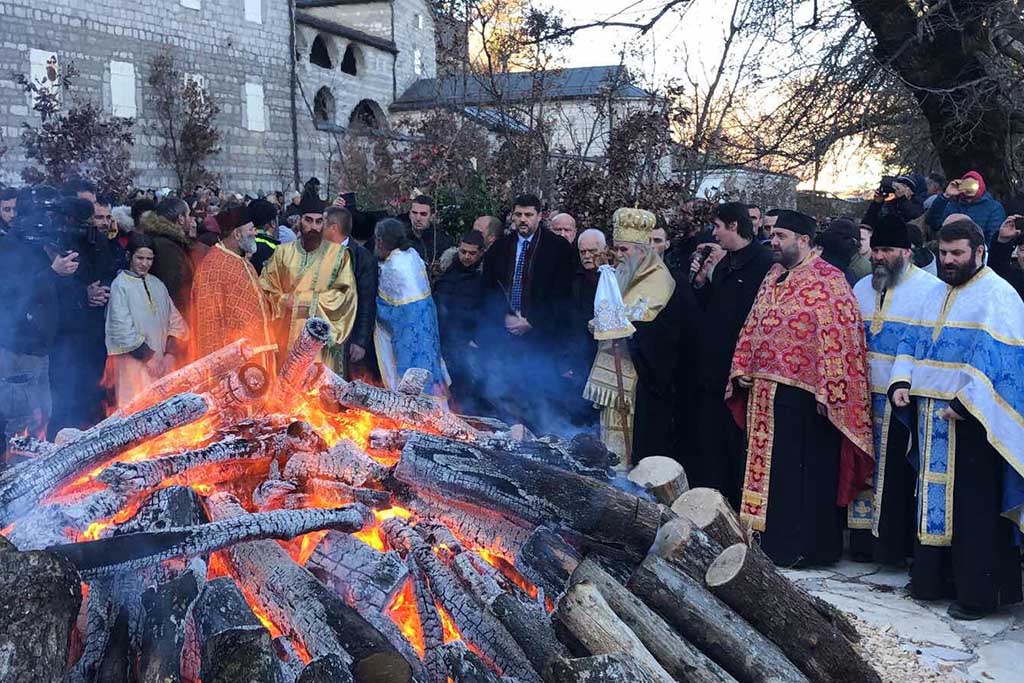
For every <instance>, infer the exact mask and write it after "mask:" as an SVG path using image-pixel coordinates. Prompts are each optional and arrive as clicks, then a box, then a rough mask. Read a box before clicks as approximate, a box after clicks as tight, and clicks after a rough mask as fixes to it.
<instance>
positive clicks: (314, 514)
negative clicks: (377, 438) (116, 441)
mask: <svg viewBox="0 0 1024 683" xmlns="http://www.w3.org/2000/svg"><path fill="white" fill-rule="evenodd" d="M369 519H372V515H371V513H370V511H369V510H367V509H366V507H365V506H362V505H359V504H354V505H351V506H347V507H343V508H334V509H317V508H313V509H308V510H274V511H272V512H257V513H253V514H248V513H246V514H244V515H241V516H238V517H231V518H224V519H218V520H217V521H214V522H208V523H206V524H197V525H195V526H192V527H184V528H180V529H174V528H171V529H163V530H161V531H142V532H137V533H129V534H124V535H121V536H112V537H111V538H103V539H100V540H97V541H85V542H82V543H72V544H67V545H59V546H51V547H50V551H51V552H55V553H57V554H59V555H63V556H64V557H66V558H68V559H69V560H71V562H72V563H73V564H74V565H75V566H76V567H77V568H78V571H79V572H81V574H82V577H83V578H85V579H87V580H88V579H94V578H97V577H101V576H111V575H114V574H118V573H122V572H127V571H132V570H137V569H141V568H143V567H148V566H152V565H154V564H157V563H158V562H162V561H164V560H169V559H171V558H175V557H196V556H198V555H205V554H206V553H210V552H213V551H215V550H220V549H222V548H227V547H229V546H232V545H235V544H236V543H246V542H252V541H259V540H264V539H270V538H276V539H285V540H286V539H291V538H295V537H296V536H302V535H303V534H308V533H309V532H311V531H320V530H322V529H338V530H341V531H359V530H360V529H361V528H363V525H365V524H366V523H367V521H368V520H369Z"/></svg>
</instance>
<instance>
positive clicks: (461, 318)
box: [434, 258, 486, 353]
mask: <svg viewBox="0 0 1024 683" xmlns="http://www.w3.org/2000/svg"><path fill="white" fill-rule="evenodd" d="M485 295H486V290H485V289H484V275H483V272H482V270H481V268H480V264H477V265H476V266H475V267H473V268H466V267H465V266H464V265H462V261H460V260H459V259H458V258H456V259H455V260H454V261H452V263H451V265H450V266H448V269H447V270H445V271H444V273H442V274H441V277H439V278H438V279H437V282H435V283H434V301H435V302H436V303H437V319H438V322H439V323H440V326H441V339H442V341H443V343H444V345H445V347H450V350H451V351H454V352H456V353H458V352H460V350H461V348H462V347H463V346H465V345H466V344H468V343H469V342H470V341H475V340H476V331H477V323H478V322H479V320H480V314H481V312H482V310H483V305H484V297H485ZM445 351H446V352H448V351H449V348H445Z"/></svg>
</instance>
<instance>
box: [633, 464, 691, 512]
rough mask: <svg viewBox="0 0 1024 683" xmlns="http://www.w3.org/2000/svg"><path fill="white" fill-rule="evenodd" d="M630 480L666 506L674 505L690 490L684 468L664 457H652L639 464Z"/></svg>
mask: <svg viewBox="0 0 1024 683" xmlns="http://www.w3.org/2000/svg"><path fill="white" fill-rule="evenodd" d="M628 479H629V480H630V481H631V482H633V483H634V484H636V485H638V486H642V487H644V488H645V489H647V490H648V491H650V492H651V494H652V495H653V496H654V497H655V498H656V499H657V500H658V502H659V503H664V504H665V505H672V503H673V502H675V500H676V499H677V498H678V497H679V496H681V495H682V494H683V493H685V492H686V491H687V489H689V488H690V484H689V482H688V481H687V480H686V472H684V471H683V466H682V465H680V464H679V463H678V462H676V461H675V460H673V459H672V458H666V457H665V456H663V455H652V456H650V457H648V458H644V459H643V460H641V461H640V462H638V463H637V464H636V467H634V468H633V469H632V470H630V472H629V476H628Z"/></svg>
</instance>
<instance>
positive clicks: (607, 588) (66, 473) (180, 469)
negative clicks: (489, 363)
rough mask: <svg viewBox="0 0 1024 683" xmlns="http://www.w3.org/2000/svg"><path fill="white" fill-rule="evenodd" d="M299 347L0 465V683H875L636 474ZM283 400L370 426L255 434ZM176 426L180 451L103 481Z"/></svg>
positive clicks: (240, 347) (702, 512) (763, 578)
mask: <svg viewBox="0 0 1024 683" xmlns="http://www.w3.org/2000/svg"><path fill="white" fill-rule="evenodd" d="M322 345H323V334H322V330H320V329H319V328H318V327H317V324H316V321H312V322H311V325H310V326H308V327H307V331H306V333H305V334H304V335H303V336H302V337H300V340H299V341H298V342H297V343H296V345H295V346H294V347H293V349H292V354H291V356H290V357H289V358H288V360H287V361H286V362H284V363H282V367H281V371H280V373H279V376H278V377H277V378H276V379H275V380H274V381H273V382H270V381H268V378H267V377H266V373H262V374H261V371H262V369H261V368H259V367H258V366H253V365H252V364H251V358H252V357H253V354H252V351H251V350H250V349H249V348H248V346H247V345H246V344H245V343H238V344H234V345H232V346H231V347H227V348H226V349H224V350H222V351H221V352H217V354H213V355H211V356H209V357H207V358H205V359H201V360H200V361H197V362H196V363H195V364H193V365H192V366H189V367H188V368H185V369H183V370H181V371H179V372H178V373H175V374H174V375H172V376H170V377H168V378H165V379H164V380H162V381H161V382H160V383H158V384H155V385H154V386H153V387H151V388H150V390H149V391H148V392H147V395H146V396H144V397H141V398H140V399H138V400H136V401H135V402H133V404H132V406H130V407H129V408H126V409H125V410H122V411H121V412H120V413H118V414H116V415H114V416H112V417H111V418H110V419H108V420H107V421H105V422H104V423H101V424H100V425H97V427H94V428H93V429H90V430H87V431H85V432H78V433H71V434H66V435H64V436H63V437H62V438H61V440H60V442H59V443H55V444H48V443H44V442H35V441H27V440H22V441H19V442H18V443H17V444H16V446H17V449H16V450H17V452H18V453H21V454H22V456H21V457H24V458H26V460H25V461H24V462H23V463H22V464H20V465H18V466H16V467H14V468H12V469H10V470H8V471H7V472H4V473H2V474H0V525H3V527H4V536H6V537H7V539H8V540H3V539H0V617H2V618H0V652H3V653H8V655H5V656H0V680H2V681H4V682H5V683H6V682H7V681H12V682H15V683H22V682H24V683H29V682H31V683H46V682H48V681H58V680H67V681H70V682H73V683H91V682H92V681H102V682H103V683H107V682H112V681H118V682H121V681H125V682H127V681H144V682H147V683H148V682H154V683H155V682H157V681H159V682H160V683H177V682H182V683H199V682H200V681H201V682H202V683H264V682H265V683H296V682H298V683H320V682H323V683H326V682H328V681H331V682H337V681H341V682H344V681H360V682H364V681H371V682H374V683H378V682H379V683H385V682H388V683H390V682H392V681H403V682H405V681H412V680H415V681H419V682H421V683H447V682H448V681H449V680H451V681H456V682H457V683H477V682H486V683H495V682H497V681H499V680H506V681H520V682H524V683H526V682H529V683H540V682H541V681H544V682H545V683H553V682H556V681H557V682H572V681H580V682H582V681H597V682H600V681H640V682H658V683H660V682H661V681H673V680H674V681H686V682H694V683H711V682H716V683H723V682H726V681H728V682H739V683H762V682H763V683H767V682H769V681H773V682H775V683H781V682H789V681H792V682H798V681H799V682H803V681H813V682H814V683H824V682H825V681H828V682H829V683H837V682H838V683H843V682H847V681H849V682H851V683H852V682H853V681H857V683H861V682H865V681H866V682H868V683H870V682H872V681H879V680H880V679H879V677H878V675H877V673H875V672H874V671H873V670H872V669H871V667H870V666H869V665H867V664H866V663H865V662H864V660H863V658H862V657H861V656H860V655H859V654H858V652H857V650H856V648H855V646H854V645H853V642H854V641H855V640H856V632H855V631H854V630H853V628H852V627H851V626H850V624H849V623H848V622H847V621H846V620H845V618H843V617H842V616H841V615H839V614H838V613H836V612H834V611H832V610H830V609H829V608H827V607H826V606H825V605H824V604H823V603H820V602H818V601H816V600H814V599H812V598H811V597H809V596H808V595H806V594H805V593H803V592H802V591H800V590H798V589H797V588H796V587H795V586H793V584H791V583H790V582H789V581H787V580H786V579H785V578H784V577H782V576H781V575H780V574H779V573H778V572H777V571H776V570H775V568H774V567H773V566H772V565H771V563H770V562H769V561H768V560H767V558H765V556H764V555H763V554H762V553H761V552H760V551H759V550H758V549H757V547H756V546H753V545H750V544H748V539H747V537H746V535H745V534H744V533H743V530H742V529H741V528H740V526H739V523H738V520H737V519H736V518H735V515H733V513H732V511H731V510H730V509H729V508H728V506H727V505H726V504H725V503H724V501H723V500H722V499H721V497H720V496H719V495H718V494H717V493H715V492H713V491H708V490H706V489H696V490H693V491H686V492H685V493H682V495H679V494H680V492H681V491H684V490H685V480H683V481H682V482H681V481H680V480H679V479H678V474H679V473H678V472H676V473H675V474H674V475H673V476H669V477H667V478H666V477H665V476H664V472H663V466H664V463H653V464H652V463H648V465H647V466H646V473H645V471H641V472H639V473H637V476H636V477H634V479H636V480H637V481H638V483H640V484H644V485H646V486H648V487H649V488H650V490H651V493H652V495H650V496H643V495H640V496H638V495H635V494H634V493H632V492H627V491H626V490H624V489H623V488H620V487H618V486H615V485H614V471H613V465H614V462H615V458H614V456H611V455H610V454H609V453H608V452H607V451H606V450H605V449H604V448H603V447H601V445H600V443H598V442H597V441H596V440H594V439H592V438H586V437H577V438H575V439H573V440H571V441H565V440H561V439H558V438H551V437H545V438H541V439H534V438H530V436H529V435H528V434H527V433H526V432H525V431H523V430H516V429H511V428H509V427H508V426H506V425H501V424H499V423H495V422H494V421H493V420H484V419H479V418H472V417H460V416H456V415H452V414H450V413H447V412H445V411H443V410H442V409H440V407H439V406H438V405H437V404H436V403H434V402H433V401H431V400H430V399H428V398H426V397H424V396H422V395H421V390H422V388H423V386H424V383H425V382H426V380H427V379H428V378H427V377H426V376H425V375H424V373H422V372H421V371H410V373H409V374H408V375H407V377H406V378H405V380H404V381H403V384H402V387H401V388H400V390H398V391H395V392H391V391H387V390H384V389H381V388H379V387H372V386H369V385H366V384H362V383H358V382H345V381H344V380H343V379H341V378H339V377H337V376H336V375H334V374H333V373H331V372H330V371H329V370H327V369H326V368H324V367H323V366H321V365H319V364H317V363H315V362H313V359H314V358H315V355H316V354H317V353H318V352H319V350H320V348H321V347H322ZM147 397H148V398H147ZM267 397H270V398H269V399H268V398H267ZM289 397H290V398H295V397H298V399H297V400H303V401H315V402H317V405H318V407H319V408H320V409H322V410H324V411H326V412H328V413H337V414H340V415H342V416H345V415H349V414H352V415H354V414H355V413H354V412H353V411H359V414H365V413H370V414H372V415H373V416H375V417H374V424H375V425H376V426H378V427H380V429H377V430H376V431H375V432H374V433H373V435H372V437H371V438H370V439H369V445H368V447H367V448H361V447H360V445H357V444H356V443H354V442H352V441H348V440H341V441H338V442H337V443H334V444H333V445H332V446H330V447H329V446H328V443H327V442H326V441H325V439H324V438H323V435H322V434H320V433H318V431H317V430H316V429H314V428H313V427H312V426H311V425H310V424H307V423H305V422H302V421H296V420H294V419H291V418H290V417H289V416H282V415H279V414H274V413H272V412H270V411H269V408H268V406H279V405H281V401H283V400H285V398H289ZM199 420H210V421H211V426H210V431H209V433H208V434H205V435H204V436H203V437H202V438H201V439H198V440H197V441H196V442H194V443H190V444H189V446H188V447H187V448H184V449H181V448H178V449H175V450H173V451H170V452H162V453H161V452H156V453H154V455H152V456H150V457H147V458H146V459H142V460H134V461H124V460H122V459H121V456H122V455H123V454H124V453H125V452H126V451H128V450H129V449H131V448H133V447H136V446H138V445H139V444H142V443H159V439H161V438H163V437H162V435H163V434H164V433H165V432H167V431H168V430H174V429H176V428H179V427H181V426H183V425H188V424H194V423H197V421H199ZM378 448H382V449H385V450H386V451H388V452H387V453H385V452H383V451H379V450H377V449H378ZM652 465H657V467H653V466H652ZM640 475H643V476H640ZM83 482H84V483H83ZM659 501H661V502H660V503H659ZM667 503H671V507H669V505H668V504H667ZM98 523H100V526H99V527H97V526H96V525H97V524H98ZM97 528H99V530H98V531H97ZM87 529H88V530H89V531H87ZM90 539H93V540H90Z"/></svg>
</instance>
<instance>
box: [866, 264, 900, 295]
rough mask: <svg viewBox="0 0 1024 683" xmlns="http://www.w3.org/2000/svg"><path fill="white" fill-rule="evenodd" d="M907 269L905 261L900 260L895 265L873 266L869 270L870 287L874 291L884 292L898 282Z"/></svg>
mask: <svg viewBox="0 0 1024 683" xmlns="http://www.w3.org/2000/svg"><path fill="white" fill-rule="evenodd" d="M906 270H907V262H906V261H903V260H901V261H900V262H899V263H898V264H896V266H895V267H890V266H889V265H888V264H882V265H879V266H873V267H872V270H871V288H872V289H873V290H875V291H876V292H884V291H886V290H888V289H892V288H893V287H895V286H896V285H898V284H899V282H900V280H901V279H902V278H903V274H904V273H905V272H906Z"/></svg>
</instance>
